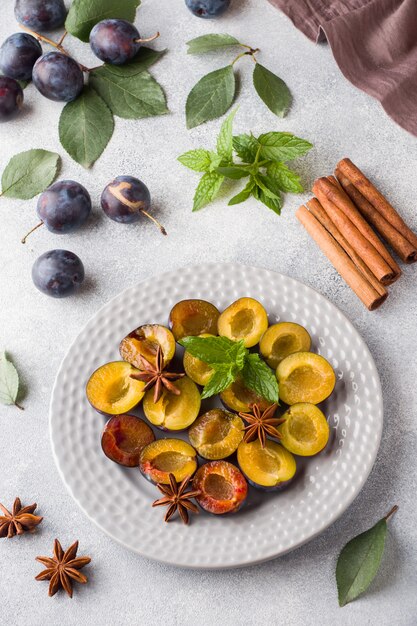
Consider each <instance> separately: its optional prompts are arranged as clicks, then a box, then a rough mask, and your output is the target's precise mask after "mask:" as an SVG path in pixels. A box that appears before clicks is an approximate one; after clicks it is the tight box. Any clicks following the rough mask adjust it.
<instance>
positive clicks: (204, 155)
mask: <svg viewBox="0 0 417 626" xmlns="http://www.w3.org/2000/svg"><path fill="white" fill-rule="evenodd" d="M235 115H236V110H234V111H232V112H231V113H230V114H229V116H228V117H227V118H226V120H225V121H224V122H223V124H222V126H221V128H220V133H219V136H218V138H217V145H216V151H210V150H206V149H197V150H190V151H189V152H186V153H185V154H182V155H181V156H179V157H178V161H179V162H180V163H182V164H183V165H185V166H186V167H188V168H189V169H191V170H194V171H197V172H202V173H203V176H202V178H201V180H200V183H199V185H198V186H197V189H196V192H195V195H194V206H193V211H198V210H199V209H201V208H202V207H203V206H205V205H207V204H208V203H209V202H211V201H212V200H214V198H215V197H216V196H217V195H218V193H219V191H220V188H221V186H222V184H223V182H224V180H225V179H226V178H228V179H230V180H239V179H244V178H246V179H248V181H247V182H246V183H245V186H244V187H243V188H242V190H241V191H240V192H239V193H237V194H236V195H234V196H233V197H232V198H231V199H230V200H229V205H234V204H239V203H241V202H244V201H245V200H248V198H250V197H251V196H253V197H254V198H256V199H257V200H259V201H260V202H262V203H263V204H265V206H267V207H268V208H269V209H271V210H272V211H274V212H275V213H277V214H280V213H281V208H282V206H283V199H282V193H302V191H303V186H302V184H301V182H300V177H299V175H298V174H297V173H296V172H294V171H293V170H291V169H290V168H289V167H288V165H286V164H285V163H284V161H290V160H292V159H296V158H298V157H301V156H304V155H305V154H306V153H307V152H308V151H309V150H310V149H311V148H312V147H313V146H312V144H311V143H310V142H308V141H306V140H305V139H301V138H300V137H296V136H295V135H293V134H292V133H286V132H285V133H284V132H276V131H273V132H270V133H263V134H262V135H259V137H255V136H254V135H252V134H243V135H237V136H233V119H234V116H235ZM234 154H236V156H237V158H238V160H236V161H235V160H234Z"/></svg>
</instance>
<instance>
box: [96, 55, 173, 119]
mask: <svg viewBox="0 0 417 626" xmlns="http://www.w3.org/2000/svg"><path fill="white" fill-rule="evenodd" d="M89 84H90V86H91V87H93V89H95V90H96V91H97V93H98V94H99V95H100V96H101V97H102V98H103V100H104V101H105V102H106V103H107V106H108V107H109V108H110V110H111V111H112V113H113V114H114V115H117V116H118V117H123V118H125V119H140V118H143V117H151V116H153V115H164V114H165V113H167V112H168V109H167V105H166V99H165V94H164V92H163V90H162V87H161V85H159V83H157V82H156V80H155V79H154V78H153V77H152V76H151V75H150V74H149V72H147V71H142V72H140V73H138V74H134V75H132V76H130V77H129V78H128V79H127V78H126V77H125V76H123V75H120V74H119V73H115V72H114V70H113V66H111V67H109V66H108V65H103V66H102V67H100V68H98V69H96V70H93V71H92V72H90V79H89Z"/></svg>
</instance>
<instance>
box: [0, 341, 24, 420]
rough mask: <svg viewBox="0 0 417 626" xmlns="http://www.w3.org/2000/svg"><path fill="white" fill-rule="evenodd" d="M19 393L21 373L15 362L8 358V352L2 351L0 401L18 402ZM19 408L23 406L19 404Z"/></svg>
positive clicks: (2, 402) (7, 403) (8, 403)
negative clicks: (18, 371)
mask: <svg viewBox="0 0 417 626" xmlns="http://www.w3.org/2000/svg"><path fill="white" fill-rule="evenodd" d="M18 393H19V374H18V373H17V370H16V368H15V366H14V365H13V363H12V362H11V361H9V360H8V358H7V356H6V353H5V352H3V353H0V403H1V404H6V405H11V404H14V405H16V406H19V405H17V404H16V399H17V394H18ZM19 408H22V407H20V406H19Z"/></svg>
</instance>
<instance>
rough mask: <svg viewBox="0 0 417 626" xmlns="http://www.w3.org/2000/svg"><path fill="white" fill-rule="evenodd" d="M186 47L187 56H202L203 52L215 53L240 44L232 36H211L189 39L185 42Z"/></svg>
mask: <svg viewBox="0 0 417 626" xmlns="http://www.w3.org/2000/svg"><path fill="white" fill-rule="evenodd" d="M187 46H188V50H187V54H204V53H205V52H216V51H217V50H221V49H222V48H230V47H232V46H240V43H239V41H238V40H237V39H236V37H232V35H226V34H224V35H221V34H211V35H202V36H201V37H196V38H195V39H191V40H190V41H187Z"/></svg>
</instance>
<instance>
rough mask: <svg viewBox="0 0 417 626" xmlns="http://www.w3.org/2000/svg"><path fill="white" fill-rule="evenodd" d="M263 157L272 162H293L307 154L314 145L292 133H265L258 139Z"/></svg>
mask: <svg viewBox="0 0 417 626" xmlns="http://www.w3.org/2000/svg"><path fill="white" fill-rule="evenodd" d="M258 142H259V143H260V144H261V156H262V157H263V158H264V159H270V160H271V161H291V160H292V159H296V158H297V157H299V156H303V154H306V152H308V151H309V150H311V148H312V147H313V145H312V144H311V143H309V142H308V141H306V140H305V139H300V138H299V137H296V136H295V135H293V134H292V133H278V132H271V133H265V134H263V135H260V136H259V137H258Z"/></svg>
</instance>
